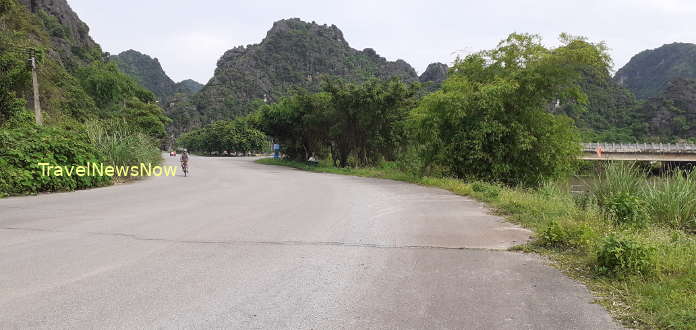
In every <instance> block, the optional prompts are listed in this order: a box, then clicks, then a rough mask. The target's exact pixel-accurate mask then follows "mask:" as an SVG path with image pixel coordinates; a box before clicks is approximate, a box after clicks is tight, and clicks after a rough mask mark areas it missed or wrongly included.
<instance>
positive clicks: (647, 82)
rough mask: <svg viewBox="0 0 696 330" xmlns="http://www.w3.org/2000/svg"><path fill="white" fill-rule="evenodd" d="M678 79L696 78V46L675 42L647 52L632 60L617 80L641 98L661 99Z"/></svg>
mask: <svg viewBox="0 0 696 330" xmlns="http://www.w3.org/2000/svg"><path fill="white" fill-rule="evenodd" d="M675 78H689V79H696V45H694V44H689V43H672V44H668V45H664V46H662V47H659V48H657V49H652V50H645V51H643V52H640V53H639V54H637V55H636V56H634V57H633V58H631V61H629V62H628V64H626V65H625V66H624V67H623V68H621V69H620V70H619V71H618V72H617V73H616V76H615V77H614V79H615V81H616V82H618V83H619V84H620V85H622V86H624V87H626V88H628V89H629V90H631V91H632V92H633V93H634V94H635V95H636V97H637V98H639V99H648V98H651V97H656V96H658V94H659V93H660V92H661V91H663V90H664V89H665V88H666V87H667V85H668V83H669V82H670V80H672V79H675Z"/></svg>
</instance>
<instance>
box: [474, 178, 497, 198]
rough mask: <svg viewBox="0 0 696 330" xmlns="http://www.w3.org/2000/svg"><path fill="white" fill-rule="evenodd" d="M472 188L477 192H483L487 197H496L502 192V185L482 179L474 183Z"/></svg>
mask: <svg viewBox="0 0 696 330" xmlns="http://www.w3.org/2000/svg"><path fill="white" fill-rule="evenodd" d="M471 190H472V191H473V192H475V193H481V194H482V195H483V196H484V197H486V198H487V199H494V198H496V197H498V195H499V194H500V187H498V186H496V185H492V184H489V183H485V182H480V181H476V182H474V183H472V184H471Z"/></svg>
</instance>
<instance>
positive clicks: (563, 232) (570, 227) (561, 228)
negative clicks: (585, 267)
mask: <svg viewBox="0 0 696 330" xmlns="http://www.w3.org/2000/svg"><path fill="white" fill-rule="evenodd" d="M592 236H593V233H592V229H591V228H590V227H589V226H587V225H584V224H578V223H572V222H568V223H560V222H558V221H552V222H551V223H550V224H549V225H548V226H547V227H546V228H545V229H544V230H542V231H541V234H540V235H539V239H538V240H537V242H536V245H539V246H543V247H547V248H555V249H561V250H563V249H568V248H580V247H584V246H587V245H588V244H589V241H590V240H591V237H592Z"/></svg>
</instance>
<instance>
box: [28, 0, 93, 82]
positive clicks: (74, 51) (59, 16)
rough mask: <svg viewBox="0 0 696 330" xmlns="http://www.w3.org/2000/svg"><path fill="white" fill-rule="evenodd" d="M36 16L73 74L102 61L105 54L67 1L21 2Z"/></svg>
mask: <svg viewBox="0 0 696 330" xmlns="http://www.w3.org/2000/svg"><path fill="white" fill-rule="evenodd" d="M18 2H19V3H21V4H23V5H24V6H26V7H27V9H29V11H30V12H32V13H33V14H34V15H36V16H37V17H38V18H39V19H40V21H41V24H42V25H43V27H44V28H45V30H46V31H47V32H48V34H49V36H50V38H51V41H52V47H51V50H52V51H55V52H57V53H58V56H59V57H60V61H61V64H63V66H65V67H66V68H67V69H68V70H70V71H73V70H75V69H76V68H77V67H79V66H81V65H84V64H87V63H89V62H91V61H94V60H98V59H101V58H102V55H103V54H102V50H101V47H99V45H98V44H97V43H96V42H94V40H92V38H91V37H90V35H89V27H88V26H87V24H85V22H83V21H82V20H80V17H79V16H77V14H76V13H75V12H74V11H73V10H72V9H71V8H70V6H69V5H68V2H67V1H66V0H18Z"/></svg>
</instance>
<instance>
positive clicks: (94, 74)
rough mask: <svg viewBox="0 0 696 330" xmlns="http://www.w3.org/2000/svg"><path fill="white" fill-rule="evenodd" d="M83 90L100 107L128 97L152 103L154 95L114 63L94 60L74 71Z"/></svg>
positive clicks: (116, 103)
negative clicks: (119, 69)
mask: <svg viewBox="0 0 696 330" xmlns="http://www.w3.org/2000/svg"><path fill="white" fill-rule="evenodd" d="M76 76H77V78H78V79H79V80H80V84H81V85H82V87H83V88H84V90H85V91H86V92H87V94H89V95H90V96H91V97H92V99H93V100H94V102H95V103H96V104H97V106H98V107H100V108H107V107H110V106H114V105H118V103H121V102H124V101H125V100H128V99H130V98H133V97H135V98H137V99H139V100H140V101H141V102H145V103H152V102H154V101H155V95H154V94H152V92H150V91H148V90H146V89H144V88H143V87H141V86H140V85H138V83H136V82H135V81H134V80H133V79H132V78H130V77H128V76H126V75H125V74H123V73H121V72H120V71H118V69H117V68H116V65H115V64H114V63H104V62H99V61H95V62H92V63H91V64H90V65H88V66H85V67H81V68H79V69H78V70H77V72H76Z"/></svg>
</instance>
